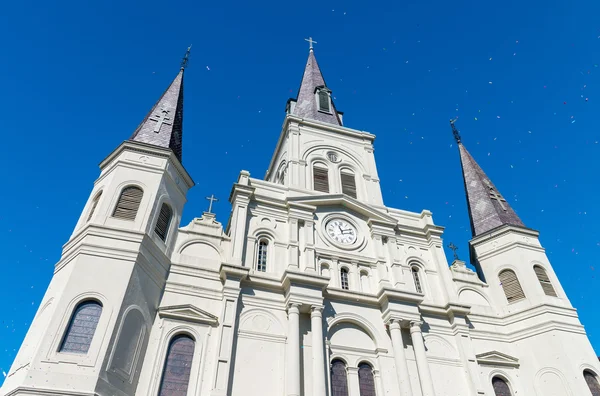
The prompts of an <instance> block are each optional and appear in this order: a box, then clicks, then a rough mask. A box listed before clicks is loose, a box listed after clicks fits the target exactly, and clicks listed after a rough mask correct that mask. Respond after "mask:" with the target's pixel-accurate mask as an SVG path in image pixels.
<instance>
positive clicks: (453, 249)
mask: <svg viewBox="0 0 600 396" xmlns="http://www.w3.org/2000/svg"><path fill="white" fill-rule="evenodd" d="M448 247H449V248H450V250H452V253H454V260H459V258H458V254H456V251H457V250H458V246H456V245H455V244H453V243H452V242H450V244H449V245H448Z"/></svg>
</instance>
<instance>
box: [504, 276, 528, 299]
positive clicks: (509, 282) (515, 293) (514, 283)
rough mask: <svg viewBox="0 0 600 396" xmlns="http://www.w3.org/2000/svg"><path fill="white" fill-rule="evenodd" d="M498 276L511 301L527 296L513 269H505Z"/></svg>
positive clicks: (507, 297)
mask: <svg viewBox="0 0 600 396" xmlns="http://www.w3.org/2000/svg"><path fill="white" fill-rule="evenodd" d="M498 277H499V278H500V284H501V285H502V289H503V290H504V294H505V295H506V299H507V300H508V302H509V303H511V302H515V301H519V300H522V299H524V298H525V293H523V289H522V288H521V284H520V283H519V279H517V275H516V274H515V273H514V272H513V271H511V270H504V271H502V272H501V273H500V275H498Z"/></svg>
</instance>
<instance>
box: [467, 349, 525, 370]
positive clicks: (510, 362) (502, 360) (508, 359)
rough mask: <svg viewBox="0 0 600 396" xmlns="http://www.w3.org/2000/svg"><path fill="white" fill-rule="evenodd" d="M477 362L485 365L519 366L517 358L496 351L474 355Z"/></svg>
mask: <svg viewBox="0 0 600 396" xmlns="http://www.w3.org/2000/svg"><path fill="white" fill-rule="evenodd" d="M475 358H476V359H477V363H479V364H481V365H486V366H502V367H514V368H517V367H519V359H517V358H516V357H513V356H510V355H507V354H505V353H502V352H498V351H490V352H485V353H480V354H479V355H475Z"/></svg>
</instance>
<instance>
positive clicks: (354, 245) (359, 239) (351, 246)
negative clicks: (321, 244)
mask: <svg viewBox="0 0 600 396" xmlns="http://www.w3.org/2000/svg"><path fill="white" fill-rule="evenodd" d="M336 220H338V221H340V222H343V223H346V224H347V225H348V226H350V227H352V228H353V229H354V234H355V235H356V237H355V238H354V241H352V242H350V243H344V242H341V241H339V240H337V239H335V238H334V237H332V236H331V235H330V234H329V231H328V230H327V227H328V226H329V224H330V223H331V222H333V221H336ZM321 231H322V235H324V236H325V239H326V240H327V242H329V243H331V244H332V245H334V246H336V247H338V248H340V249H343V250H356V249H358V248H360V247H362V246H363V245H364V236H363V235H362V233H361V232H360V229H359V227H358V225H357V224H356V222H355V221H354V220H352V219H350V218H349V216H346V215H343V214H340V213H332V214H330V215H328V216H327V217H325V218H324V219H323V221H322V223H321Z"/></svg>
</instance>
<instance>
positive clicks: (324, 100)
mask: <svg viewBox="0 0 600 396" xmlns="http://www.w3.org/2000/svg"><path fill="white" fill-rule="evenodd" d="M316 91H317V92H316V94H317V101H318V104H319V111H322V112H324V113H331V100H330V96H329V93H330V92H331V91H330V90H329V89H327V87H324V86H321V87H317V90H316Z"/></svg>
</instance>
